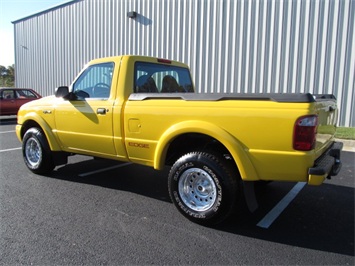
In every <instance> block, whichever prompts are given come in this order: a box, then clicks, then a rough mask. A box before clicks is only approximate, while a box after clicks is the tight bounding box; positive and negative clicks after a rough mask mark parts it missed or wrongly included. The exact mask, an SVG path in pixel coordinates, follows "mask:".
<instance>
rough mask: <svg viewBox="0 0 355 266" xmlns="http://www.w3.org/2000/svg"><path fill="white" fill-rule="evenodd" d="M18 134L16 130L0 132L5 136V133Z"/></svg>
mask: <svg viewBox="0 0 355 266" xmlns="http://www.w3.org/2000/svg"><path fill="white" fill-rule="evenodd" d="M14 132H16V130H11V131H3V132H0V134H4V133H14Z"/></svg>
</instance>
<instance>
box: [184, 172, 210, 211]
mask: <svg viewBox="0 0 355 266" xmlns="http://www.w3.org/2000/svg"><path fill="white" fill-rule="evenodd" d="M178 191H179V195H180V198H181V199H182V201H183V202H184V203H185V204H186V206H188V207H189V208H190V209H192V210H194V211H198V212H200V211H206V210H208V209H210V208H211V207H212V206H213V204H214V203H215V201H216V198H217V188H216V185H215V182H214V181H213V178H212V177H211V176H210V175H209V173H208V172H206V171H204V170H202V169H200V168H190V169H188V170H186V171H185V172H183V173H182V175H181V178H180V180H179V185H178Z"/></svg>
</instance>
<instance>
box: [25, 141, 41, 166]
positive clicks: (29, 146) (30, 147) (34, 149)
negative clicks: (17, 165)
mask: <svg viewBox="0 0 355 266" xmlns="http://www.w3.org/2000/svg"><path fill="white" fill-rule="evenodd" d="M25 155H26V159H27V161H28V163H29V164H30V165H31V166H32V167H36V166H37V165H39V164H40V162H41V160H42V148H41V145H40V143H39V141H38V140H37V139H36V138H34V137H31V138H29V139H28V140H27V142H26V146H25Z"/></svg>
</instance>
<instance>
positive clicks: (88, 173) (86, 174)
mask: <svg viewBox="0 0 355 266" xmlns="http://www.w3.org/2000/svg"><path fill="white" fill-rule="evenodd" d="M130 164H133V163H123V164H119V165H115V166H111V167H106V168H102V169H99V170H96V171H92V172H87V173H83V174H80V175H79V176H80V177H84V176H88V175H93V174H97V173H101V172H105V171H109V170H112V169H116V168H120V167H124V166H127V165H130Z"/></svg>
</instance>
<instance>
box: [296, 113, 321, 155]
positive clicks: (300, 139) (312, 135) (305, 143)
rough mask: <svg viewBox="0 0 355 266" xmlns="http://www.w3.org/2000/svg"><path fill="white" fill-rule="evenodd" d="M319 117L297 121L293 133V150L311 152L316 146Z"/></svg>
mask: <svg viewBox="0 0 355 266" xmlns="http://www.w3.org/2000/svg"><path fill="white" fill-rule="evenodd" d="M317 125H318V117H317V116H316V115H311V116H302V117H300V118H298V119H297V121H296V123H295V127H294V131H293V148H294V149H295V150H299V151H310V150H312V149H314V147H315V145H316V133H317Z"/></svg>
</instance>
